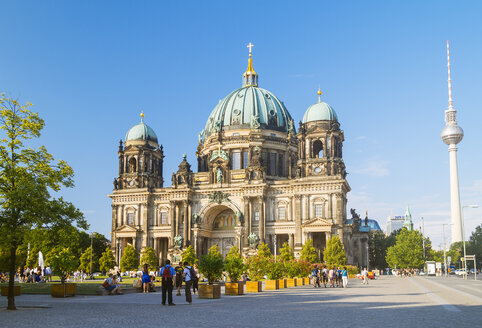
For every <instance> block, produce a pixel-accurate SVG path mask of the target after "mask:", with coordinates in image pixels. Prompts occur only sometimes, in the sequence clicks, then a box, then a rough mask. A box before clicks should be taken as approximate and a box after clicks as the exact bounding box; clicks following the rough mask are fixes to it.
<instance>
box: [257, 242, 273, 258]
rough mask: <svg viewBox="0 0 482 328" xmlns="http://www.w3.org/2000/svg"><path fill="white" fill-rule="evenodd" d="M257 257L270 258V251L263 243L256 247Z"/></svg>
mask: <svg viewBox="0 0 482 328" xmlns="http://www.w3.org/2000/svg"><path fill="white" fill-rule="evenodd" d="M258 255H259V256H261V257H266V258H268V257H270V256H271V251H270V249H269V247H268V245H266V244H265V243H261V244H259V245H258Z"/></svg>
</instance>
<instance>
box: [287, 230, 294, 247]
mask: <svg viewBox="0 0 482 328" xmlns="http://www.w3.org/2000/svg"><path fill="white" fill-rule="evenodd" d="M288 245H290V247H291V249H294V247H295V245H294V235H293V234H292V233H290V234H288Z"/></svg>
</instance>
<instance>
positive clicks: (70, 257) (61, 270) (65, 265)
mask: <svg viewBox="0 0 482 328" xmlns="http://www.w3.org/2000/svg"><path fill="white" fill-rule="evenodd" d="M77 266H78V261H77V259H76V258H75V255H74V254H72V252H71V251H70V250H69V249H68V248H64V249H63V250H61V251H60V252H59V253H57V255H55V256H54V257H53V258H52V267H53V270H54V272H55V273H57V274H58V275H59V276H60V281H61V282H62V283H65V279H66V278H67V275H68V274H69V273H70V272H72V271H74V270H75V269H77Z"/></svg>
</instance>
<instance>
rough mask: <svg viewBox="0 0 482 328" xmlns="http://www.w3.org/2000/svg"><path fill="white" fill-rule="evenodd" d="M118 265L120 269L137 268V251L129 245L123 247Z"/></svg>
mask: <svg viewBox="0 0 482 328" xmlns="http://www.w3.org/2000/svg"><path fill="white" fill-rule="evenodd" d="M120 267H121V270H122V271H130V270H136V269H137V268H139V253H137V251H136V250H135V249H134V247H132V246H131V245H127V247H126V248H125V249H124V254H122V257H121V260H120Z"/></svg>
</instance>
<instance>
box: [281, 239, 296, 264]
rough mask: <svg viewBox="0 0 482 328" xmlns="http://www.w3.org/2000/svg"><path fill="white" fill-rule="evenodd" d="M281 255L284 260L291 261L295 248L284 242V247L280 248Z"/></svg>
mask: <svg viewBox="0 0 482 328" xmlns="http://www.w3.org/2000/svg"><path fill="white" fill-rule="evenodd" d="M279 257H280V259H281V261H283V262H287V261H291V260H292V259H293V258H294V256H293V250H292V249H291V247H290V245H288V243H284V244H283V247H281V248H280V250H279Z"/></svg>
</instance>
